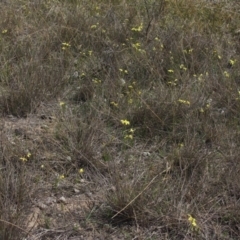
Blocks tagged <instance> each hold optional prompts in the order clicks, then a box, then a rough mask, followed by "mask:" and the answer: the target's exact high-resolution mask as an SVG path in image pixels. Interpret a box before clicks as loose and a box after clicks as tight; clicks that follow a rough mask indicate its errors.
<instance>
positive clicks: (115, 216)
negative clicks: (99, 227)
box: [112, 173, 161, 219]
mask: <svg viewBox="0 0 240 240" xmlns="http://www.w3.org/2000/svg"><path fill="white" fill-rule="evenodd" d="M160 174H161V173H159V174H157V175H156V176H155V177H154V178H153V179H152V180H151V181H150V182H149V183H148V184H147V186H146V187H145V188H144V189H143V190H142V191H141V192H140V193H139V194H138V195H137V196H136V197H135V198H134V199H132V200H131V201H130V202H129V203H128V204H127V205H126V206H125V207H124V208H122V209H121V210H120V211H119V212H117V213H116V214H115V215H114V216H113V217H112V219H113V218H115V217H116V216H117V215H119V214H120V213H121V212H122V211H124V210H125V209H126V208H127V207H128V206H129V205H131V204H132V203H133V202H134V201H135V200H136V199H137V198H138V197H139V196H140V195H141V194H142V193H143V192H144V191H145V190H146V189H147V188H148V187H149V186H150V185H151V184H152V182H153V181H154V180H155V179H156V177H158V176H159V175H160Z"/></svg>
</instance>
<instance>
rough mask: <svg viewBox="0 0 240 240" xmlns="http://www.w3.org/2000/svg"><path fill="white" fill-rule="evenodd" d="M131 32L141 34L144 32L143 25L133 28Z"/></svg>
mask: <svg viewBox="0 0 240 240" xmlns="http://www.w3.org/2000/svg"><path fill="white" fill-rule="evenodd" d="M131 30H132V31H134V32H141V31H142V30H143V24H142V23H141V24H140V26H138V27H133V28H132V29H131Z"/></svg>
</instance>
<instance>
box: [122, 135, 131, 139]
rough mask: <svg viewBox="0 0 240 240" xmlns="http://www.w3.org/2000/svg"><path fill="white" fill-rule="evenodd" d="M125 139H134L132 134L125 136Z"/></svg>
mask: <svg viewBox="0 0 240 240" xmlns="http://www.w3.org/2000/svg"><path fill="white" fill-rule="evenodd" d="M124 138H125V139H133V135H132V134H128V135H125V137H124Z"/></svg>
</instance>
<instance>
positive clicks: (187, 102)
mask: <svg viewBox="0 0 240 240" xmlns="http://www.w3.org/2000/svg"><path fill="white" fill-rule="evenodd" d="M178 102H179V103H182V104H186V105H190V102H189V101H187V100H183V99H178Z"/></svg>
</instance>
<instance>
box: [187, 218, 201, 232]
mask: <svg viewBox="0 0 240 240" xmlns="http://www.w3.org/2000/svg"><path fill="white" fill-rule="evenodd" d="M188 221H189V223H190V224H191V227H192V229H193V230H198V229H199V228H198V225H197V221H196V219H195V218H193V217H192V216H191V215H190V214H188Z"/></svg>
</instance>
